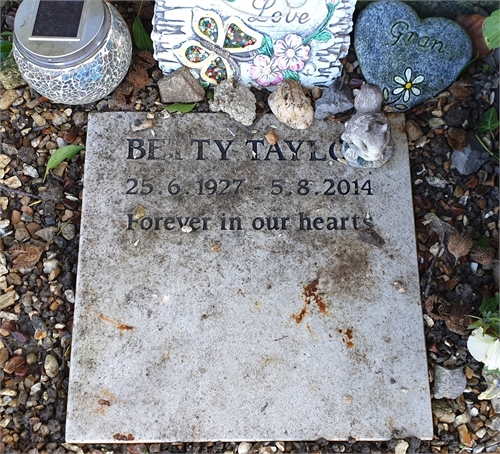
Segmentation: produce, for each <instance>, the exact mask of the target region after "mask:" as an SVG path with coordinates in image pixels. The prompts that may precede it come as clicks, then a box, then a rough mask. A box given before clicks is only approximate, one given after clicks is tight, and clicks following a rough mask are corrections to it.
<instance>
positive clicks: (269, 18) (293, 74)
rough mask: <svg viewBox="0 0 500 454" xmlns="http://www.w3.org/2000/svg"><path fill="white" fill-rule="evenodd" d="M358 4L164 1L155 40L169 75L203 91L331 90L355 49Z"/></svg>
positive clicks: (336, 0)
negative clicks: (179, 75) (194, 81)
mask: <svg viewBox="0 0 500 454" xmlns="http://www.w3.org/2000/svg"><path fill="white" fill-rule="evenodd" d="M355 3H356V0H253V1H248V0H232V1H231V2H228V1H227V0H209V1H205V2H203V8H200V7H199V5H200V2H199V1H195V0H157V1H156V4H155V15H154V18H153V33H152V35H151V36H152V39H153V43H154V49H155V58H156V59H157V60H158V62H159V65H160V68H161V69H162V70H163V72H164V73H165V74H169V73H170V72H172V71H173V70H176V69H178V68H180V67H181V66H186V67H188V68H190V69H192V70H193V72H194V73H195V74H196V75H197V76H198V77H199V79H200V81H201V82H202V83H203V84H204V85H210V84H213V85H217V84H219V83H220V82H221V81H222V80H225V79H232V78H234V79H235V80H237V81H239V82H240V83H243V84H245V85H253V86H257V87H268V88H270V89H272V88H273V87H274V86H275V85H278V84H279V83H280V82H281V81H283V80H286V79H293V80H296V81H299V82H300V83H301V84H302V85H304V86H307V87H314V86H328V85H330V84H331V82H332V81H333V80H334V79H335V78H337V77H338V76H340V74H341V71H342V63H341V62H340V59H341V58H342V57H344V56H345V55H346V54H347V51H348V49H349V43H350V38H349V33H350V32H351V29H352V14H353V11H354V6H355Z"/></svg>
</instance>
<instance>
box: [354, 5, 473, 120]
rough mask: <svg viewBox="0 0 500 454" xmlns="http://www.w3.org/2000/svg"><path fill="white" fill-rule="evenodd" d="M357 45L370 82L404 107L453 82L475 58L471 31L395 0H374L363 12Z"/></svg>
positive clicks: (398, 107) (390, 101)
mask: <svg viewBox="0 0 500 454" xmlns="http://www.w3.org/2000/svg"><path fill="white" fill-rule="evenodd" d="M354 47H355V49H356V53H357V56H358V60H359V65H360V67H361V71H362V72H363V75H364V76H365V79H366V81H367V82H370V83H372V84H376V85H378V86H379V87H380V88H381V89H382V92H383V94H384V100H385V103H386V104H387V105H390V106H392V107H393V108H394V110H397V111H404V110H407V109H409V108H411V107H413V106H416V105H418V104H422V103H423V102H424V101H426V100H427V99H429V98H432V97H433V96H435V95H437V94H438V93H440V92H441V91H443V90H444V89H445V88H446V87H448V86H449V85H451V84H452V83H453V82H454V81H455V79H456V78H457V76H458V74H459V73H460V71H461V69H462V68H463V67H464V66H465V65H466V64H467V62H469V61H470V59H471V57H472V44H471V42H470V39H469V37H468V36H467V33H466V32H465V31H464V30H463V29H462V27H460V25H458V24H457V23H456V22H454V21H452V20H449V19H444V18H441V17H431V18H428V19H424V20H421V19H420V18H419V17H418V15H417V14H416V13H415V11H413V9H411V8H410V7H409V6H407V5H405V4H404V3H401V2H399V1H394V0H389V1H386V0H382V1H377V2H373V3H371V4H370V5H369V6H367V7H366V8H365V9H364V10H363V11H362V12H361V14H360V15H359V18H358V21H357V23H356V27H355V32H354Z"/></svg>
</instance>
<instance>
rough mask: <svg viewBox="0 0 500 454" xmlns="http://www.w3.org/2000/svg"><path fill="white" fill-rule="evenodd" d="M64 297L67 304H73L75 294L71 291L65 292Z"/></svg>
mask: <svg viewBox="0 0 500 454" xmlns="http://www.w3.org/2000/svg"><path fill="white" fill-rule="evenodd" d="M64 296H65V297H66V299H67V300H68V303H71V304H73V303H74V302H75V292H74V291H73V290H66V291H65V292H64Z"/></svg>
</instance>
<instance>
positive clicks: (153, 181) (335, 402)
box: [66, 112, 432, 443]
mask: <svg viewBox="0 0 500 454" xmlns="http://www.w3.org/2000/svg"><path fill="white" fill-rule="evenodd" d="M145 120H146V113H138V112H116V113H98V114H95V115H91V117H90V119H89V125H88V135H87V154H86V170H85V182H84V185H85V194H84V199H83V210H82V230H81V237H80V254H79V265H78V283H77V292H76V293H77V297H76V305H75V322H74V330H73V343H72V358H71V372H70V387H69V397H68V415H67V423H66V440H67V441H68V442H77V443H87V442H96V443H97V442H103V443H114V442H116V441H123V442H129V443H130V442H134V443H140V442H162V441H210V440H211V441H215V440H231V441H237V440H283V441H286V440H294V441H297V440H317V439H319V438H325V439H329V440H347V439H349V437H352V438H355V439H362V440H367V439H369V440H382V439H390V438H391V437H394V436H397V437H402V438H403V437H419V438H427V439H432V414H431V402H430V394H429V380H428V374H427V365H426V361H427V360H426V354H425V337H424V330H423V320H422V309H421V305H420V289H419V279H418V265H417V257H416V247H415V230H414V223H413V211H412V203H411V184H410V167H409V160H408V148H407V143H408V142H407V139H406V136H405V135H404V132H403V131H404V116H403V115H402V114H396V115H394V114H392V115H389V116H388V121H389V122H390V124H391V129H392V131H393V138H394V149H395V151H394V154H393V156H392V157H391V159H390V160H389V161H388V162H387V163H386V164H385V165H384V166H383V167H380V168H378V169H369V168H352V167H348V166H346V165H344V164H342V163H341V162H339V160H338V157H337V155H336V154H335V150H336V146H335V145H336V144H337V143H338V142H339V141H340V137H341V135H342V132H343V126H342V125H341V124H340V123H335V122H324V121H316V122H313V124H312V125H311V126H310V128H309V129H307V130H296V129H291V128H289V127H287V126H285V125H283V124H279V123H278V122H277V120H276V117H274V116H273V115H263V116H261V117H259V119H257V120H256V121H255V123H254V124H253V125H252V127H251V130H250V129H245V130H242V129H239V125H238V123H237V122H236V121H234V120H230V119H228V118H227V116H226V115H224V114H200V113H197V114H184V115H172V116H170V117H169V118H163V117H162V116H161V115H158V116H157V117H156V118H154V119H148V121H149V126H150V127H149V128H147V129H143V130H140V131H138V130H135V129H136V125H137V124H142V123H143V122H144V121H145ZM273 125H277V126H273ZM270 130H273V131H274V132H275V133H276V135H277V137H278V139H277V142H276V143H275V144H274V145H271V144H270V143H268V142H267V141H266V139H265V135H266V134H267V132H268V131H270ZM103 194H106V196H105V197H103Z"/></svg>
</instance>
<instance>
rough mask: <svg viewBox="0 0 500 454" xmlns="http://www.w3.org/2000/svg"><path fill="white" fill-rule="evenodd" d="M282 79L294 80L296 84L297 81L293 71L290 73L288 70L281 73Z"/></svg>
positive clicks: (297, 76) (297, 78) (296, 75)
mask: <svg viewBox="0 0 500 454" xmlns="http://www.w3.org/2000/svg"><path fill="white" fill-rule="evenodd" d="M283 78H284V79H288V80H290V79H291V80H295V81H296V82H298V81H299V75H298V74H297V73H296V72H295V71H291V70H289V69H285V70H284V71H283Z"/></svg>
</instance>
